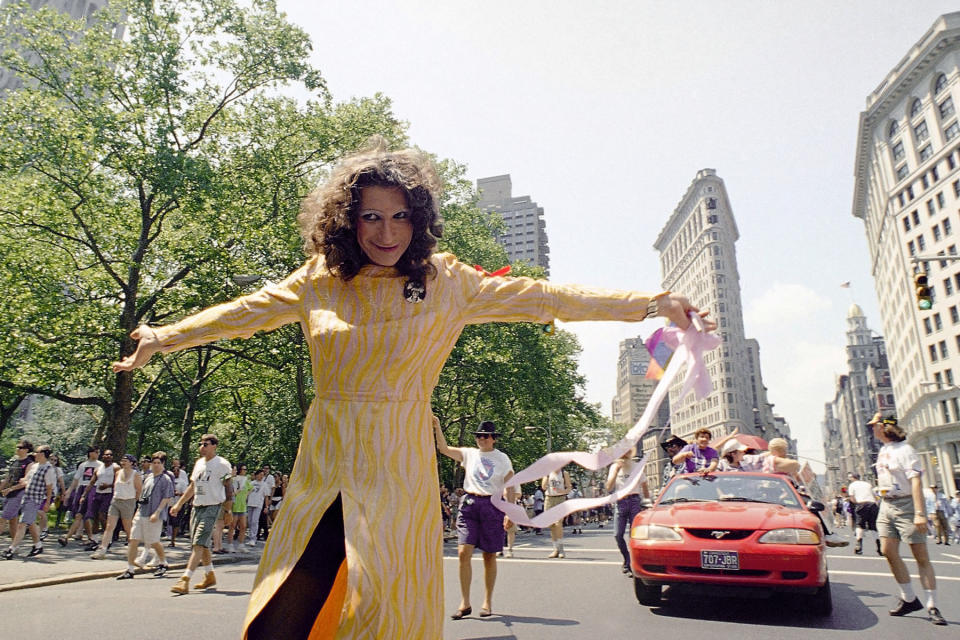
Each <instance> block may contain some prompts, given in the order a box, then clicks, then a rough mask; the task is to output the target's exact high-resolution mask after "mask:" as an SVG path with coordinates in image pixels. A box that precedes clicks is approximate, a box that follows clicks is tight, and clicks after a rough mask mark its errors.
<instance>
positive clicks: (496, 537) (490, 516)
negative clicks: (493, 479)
mask: <svg viewBox="0 0 960 640" xmlns="http://www.w3.org/2000/svg"><path fill="white" fill-rule="evenodd" d="M457 544H469V545H473V546H474V547H476V548H478V549H480V550H481V551H486V552H487V553H498V552H500V551H502V550H503V512H502V511H500V510H499V509H497V508H496V507H495V506H493V504H492V503H491V502H490V496H477V495H473V494H471V493H465V494H464V495H463V498H461V499H460V510H459V512H458V513H457Z"/></svg>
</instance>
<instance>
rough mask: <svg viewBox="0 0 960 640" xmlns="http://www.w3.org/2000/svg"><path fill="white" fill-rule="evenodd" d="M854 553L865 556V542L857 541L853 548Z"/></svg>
mask: <svg viewBox="0 0 960 640" xmlns="http://www.w3.org/2000/svg"><path fill="white" fill-rule="evenodd" d="M853 552H854V553H855V554H857V555H858V556H862V555H863V540H857V544H856V546H854V547H853Z"/></svg>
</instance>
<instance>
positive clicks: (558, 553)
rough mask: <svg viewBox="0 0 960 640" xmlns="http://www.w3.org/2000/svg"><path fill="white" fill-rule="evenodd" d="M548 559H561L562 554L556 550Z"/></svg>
mask: <svg viewBox="0 0 960 640" xmlns="http://www.w3.org/2000/svg"><path fill="white" fill-rule="evenodd" d="M547 557H548V558H559V557H560V552H559V551H557V550H556V549H554V550H553V553H551V554H550V555H548V556H547Z"/></svg>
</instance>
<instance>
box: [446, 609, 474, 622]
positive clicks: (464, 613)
mask: <svg viewBox="0 0 960 640" xmlns="http://www.w3.org/2000/svg"><path fill="white" fill-rule="evenodd" d="M471 613H473V607H467V608H466V609H457V612H456V613H454V614H453V615H451V616H450V619H451V620H460V619H462V618H463V617H464V616H468V615H470V614H471Z"/></svg>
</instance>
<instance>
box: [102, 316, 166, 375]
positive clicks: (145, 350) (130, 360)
mask: <svg viewBox="0 0 960 640" xmlns="http://www.w3.org/2000/svg"><path fill="white" fill-rule="evenodd" d="M130 337H131V338H133V339H134V340H138V341H139V342H138V343H137V349H136V351H134V352H133V353H131V354H130V355H128V356H127V357H126V358H124V359H122V360H120V361H119V362H114V363H113V365H111V368H112V369H113V371H114V373H118V372H120V371H133V370H134V369H139V368H140V367H142V366H143V365H145V364H147V363H148V362H150V358H152V357H153V354H155V353H157V352H158V351H160V341H159V340H157V333H156V332H155V331H154V330H153V329H151V328H150V327H148V326H147V325H145V324H142V325H140V326H139V327H137V328H136V329H134V330H133V331H132V332H131V333H130Z"/></svg>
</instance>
